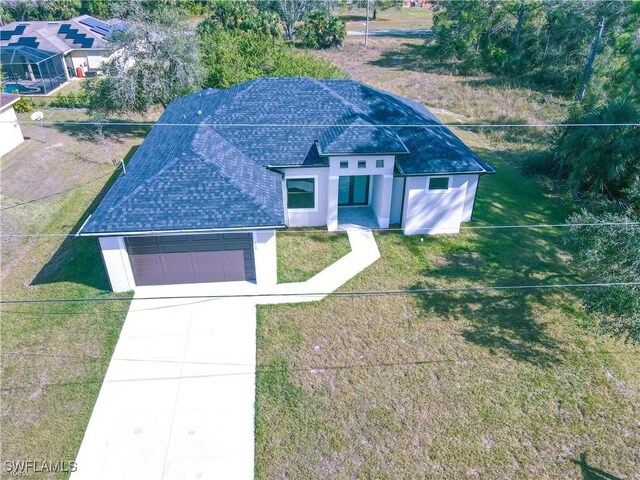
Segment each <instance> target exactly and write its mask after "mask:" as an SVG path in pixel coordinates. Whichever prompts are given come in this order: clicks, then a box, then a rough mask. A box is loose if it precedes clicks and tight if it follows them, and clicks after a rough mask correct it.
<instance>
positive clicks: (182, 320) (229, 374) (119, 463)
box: [71, 288, 256, 480]
mask: <svg viewBox="0 0 640 480" xmlns="http://www.w3.org/2000/svg"><path fill="white" fill-rule="evenodd" d="M152 293H153V291H152V290H149V288H146V289H145V291H144V294H143V295H140V296H146V297H148V296H153V295H150V294H152ZM255 332H256V315H255V303H253V302H252V300H251V299H209V300H179V301H177V300H169V299H162V300H139V301H134V302H132V305H131V309H130V310H129V313H128V314H127V318H126V320H125V323H124V326H123V329H122V332H121V334H120V338H119V340H118V344H117V346H116V349H115V352H114V355H113V358H112V360H111V363H110V365H109V369H108V371H107V374H106V377H105V380H104V383H103V385H102V388H101V390H100V394H99V396H98V400H97V402H96V406H95V408H94V410H93V413H92V415H91V420H90V422H89V425H88V427H87V431H86V433H85V437H84V440H83V442H82V445H81V447H80V451H79V453H78V456H77V460H76V462H77V466H78V470H77V472H75V473H74V474H72V476H71V479H72V480H84V479H87V480H89V479H90V480H98V479H108V480H112V479H114V478H118V479H136V480H143V479H154V480H157V479H251V478H253V472H254V459H253V452H254V402H255V376H254V375H255V358H256V351H255V346H256V341H255Z"/></svg>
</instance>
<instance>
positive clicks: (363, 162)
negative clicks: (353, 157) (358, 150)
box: [358, 160, 367, 168]
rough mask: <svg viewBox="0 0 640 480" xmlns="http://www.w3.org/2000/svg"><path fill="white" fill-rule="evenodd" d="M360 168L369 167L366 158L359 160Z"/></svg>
mask: <svg viewBox="0 0 640 480" xmlns="http://www.w3.org/2000/svg"><path fill="white" fill-rule="evenodd" d="M358 168H367V161H366V160H359V161H358Z"/></svg>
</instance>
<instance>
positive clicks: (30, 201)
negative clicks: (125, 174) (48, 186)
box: [0, 172, 114, 210]
mask: <svg viewBox="0 0 640 480" xmlns="http://www.w3.org/2000/svg"><path fill="white" fill-rule="evenodd" d="M113 173H114V172H109V173H107V174H105V175H101V176H99V177H97V178H94V179H93V180H88V181H86V182H84V183H80V184H78V185H74V186H72V187H69V188H67V189H65V190H60V191H59V192H55V193H51V194H49V195H44V196H42V197H38V198H32V199H31V200H25V201H24V202H20V203H13V204H11V205H6V206H3V207H1V208H0V210H10V209H13V208H17V207H22V206H24V205H29V204H31V203H35V202H39V201H40V200H48V199H49V198H53V197H56V196H58V195H62V194H65V193H69V192H71V191H73V190H77V189H79V188H82V187H86V186H87V185H90V184H92V183H95V182H97V181H99V180H102V179H104V178H107V177H110V176H111V175H113Z"/></svg>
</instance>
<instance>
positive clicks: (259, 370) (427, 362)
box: [0, 352, 635, 391]
mask: <svg viewBox="0 0 640 480" xmlns="http://www.w3.org/2000/svg"><path fill="white" fill-rule="evenodd" d="M586 353H591V352H585V354H586ZM628 353H629V355H635V353H634V352H628ZM495 358H496V357H491V356H487V357H486V358H479V357H460V358H433V359H431V358H430V359H423V360H410V361H399V362H377V363H356V364H342V365H310V366H303V367H296V366H293V367H286V368H283V367H274V366H272V365H271V364H256V365H249V368H251V367H254V369H255V371H246V372H223V373H208V374H201V375H181V376H168V377H149V378H127V379H122V380H107V381H106V382H107V383H127V382H142V381H145V382H146V381H164V380H190V379H196V378H215V377H234V376H241V375H252V376H253V375H260V374H266V373H289V372H300V371H302V372H315V373H320V372H323V371H345V370H346V371H349V370H356V369H363V368H395V367H421V366H437V365H441V364H443V363H479V362H481V361H485V360H492V359H495ZM116 360H117V359H116ZM502 360H507V359H502ZM529 361H530V362H531V363H543V361H536V360H535V359H533V358H531V359H529ZM180 363H187V362H180ZM103 383H105V380H104V379H97V380H87V381H83V382H64V383H47V384H46V385H45V388H48V387H67V386H70V385H91V384H103ZM38 386H40V385H39V384H38V385H36V384H32V385H24V384H21V385H19V386H11V387H3V388H2V389H0V390H1V391H13V390H29V389H32V388H36V387H38Z"/></svg>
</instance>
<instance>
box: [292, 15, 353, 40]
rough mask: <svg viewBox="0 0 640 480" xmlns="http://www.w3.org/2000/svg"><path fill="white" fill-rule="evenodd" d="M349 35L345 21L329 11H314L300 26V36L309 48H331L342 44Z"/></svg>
mask: <svg viewBox="0 0 640 480" xmlns="http://www.w3.org/2000/svg"><path fill="white" fill-rule="evenodd" d="M346 36H347V27H346V25H345V23H344V21H343V20H342V19H340V18H338V17H336V16H334V15H331V14H330V13H327V12H322V11H318V12H314V13H312V14H311V15H309V17H307V19H306V20H305V21H304V24H303V25H302V26H301V27H300V37H301V38H302V41H303V43H304V44H305V46H307V47H309V48H330V47H337V46H340V45H342V42H344V39H345V38H346Z"/></svg>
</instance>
